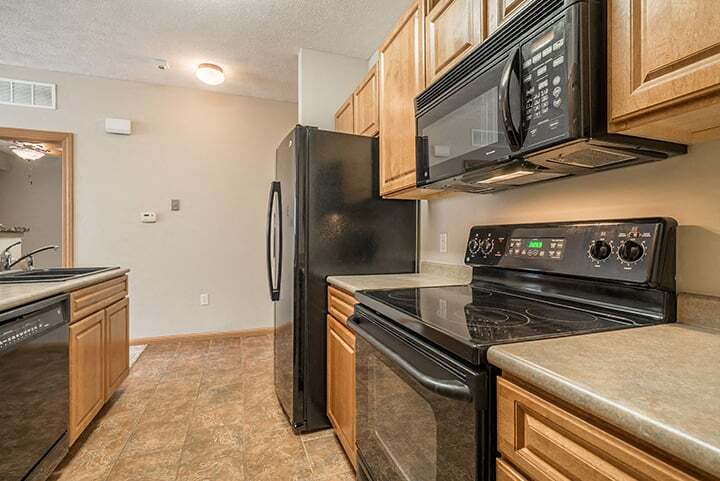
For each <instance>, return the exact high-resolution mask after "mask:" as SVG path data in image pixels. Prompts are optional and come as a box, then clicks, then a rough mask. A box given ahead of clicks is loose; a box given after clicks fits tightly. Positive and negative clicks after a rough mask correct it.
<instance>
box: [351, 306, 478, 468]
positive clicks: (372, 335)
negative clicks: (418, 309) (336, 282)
mask: <svg viewBox="0 0 720 481" xmlns="http://www.w3.org/2000/svg"><path fill="white" fill-rule="evenodd" d="M350 324H351V327H352V329H354V330H355V332H356V333H357V344H356V381H357V388H356V389H357V391H356V401H357V447H358V458H359V463H360V468H361V469H360V473H361V474H360V479H362V478H363V477H365V478H366V479H368V480H371V481H441V480H442V481H476V480H481V479H486V478H485V476H484V475H482V474H481V473H487V472H488V470H487V469H486V468H487V465H488V462H489V448H488V441H489V440H488V429H487V427H488V419H487V412H488V409H487V405H488V402H489V399H488V393H489V391H488V386H487V379H488V377H487V374H486V373H484V372H475V371H473V370H471V369H469V368H467V367H466V366H465V365H463V364H460V363H459V362H457V361H455V360H454V359H452V358H450V357H448V356H447V355H446V354H444V353H441V352H440V351H439V350H437V349H435V348H433V347H431V346H429V345H428V344H426V343H424V342H422V341H421V340H419V339H416V338H411V337H409V335H408V334H405V333H403V332H402V331H400V330H399V329H398V328H396V327H393V326H392V325H390V324H389V323H388V322H387V321H385V320H383V319H382V318H380V317H378V316H377V315H375V314H374V313H372V312H371V311H368V310H366V309H364V308H363V307H362V306H358V307H357V308H356V311H355V316H353V318H352V319H351V320H350Z"/></svg>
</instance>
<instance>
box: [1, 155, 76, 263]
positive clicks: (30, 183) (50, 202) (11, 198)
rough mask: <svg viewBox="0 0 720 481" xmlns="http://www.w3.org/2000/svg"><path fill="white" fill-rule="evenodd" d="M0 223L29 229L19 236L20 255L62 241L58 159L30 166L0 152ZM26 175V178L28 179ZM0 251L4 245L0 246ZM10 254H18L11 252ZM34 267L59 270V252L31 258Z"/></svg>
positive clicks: (60, 175)
mask: <svg viewBox="0 0 720 481" xmlns="http://www.w3.org/2000/svg"><path fill="white" fill-rule="evenodd" d="M0 156H2V157H5V158H4V161H5V165H6V166H7V169H6V170H5V169H2V168H0V224H5V225H6V226H8V227H10V226H23V227H29V228H30V231H29V232H26V233H24V234H22V235H21V236H20V235H18V236H19V237H21V238H22V241H23V243H22V253H25V254H27V253H28V252H30V251H31V250H33V249H37V248H38V247H43V246H46V245H60V244H61V242H62V159H60V158H58V157H47V156H46V157H43V158H42V159H38V160H34V161H32V163H28V161H26V160H23V159H21V158H19V157H17V156H15V155H8V154H4V153H2V152H0ZM0 162H3V159H1V158H0ZM28 176H29V177H28ZM2 244H3V242H2V240H0V249H4V248H5V247H6V246H5V245H2ZM13 252H14V255H17V254H18V252H17V251H15V249H13ZM33 261H34V263H35V267H60V266H61V265H62V251H61V250H60V249H58V250H55V251H45V252H43V253H41V254H38V255H37V256H33Z"/></svg>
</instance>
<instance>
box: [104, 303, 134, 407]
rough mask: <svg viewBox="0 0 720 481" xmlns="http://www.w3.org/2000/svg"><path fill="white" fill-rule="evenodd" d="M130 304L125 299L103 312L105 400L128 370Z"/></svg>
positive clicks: (122, 379) (118, 385)
mask: <svg viewBox="0 0 720 481" xmlns="http://www.w3.org/2000/svg"><path fill="white" fill-rule="evenodd" d="M129 305H130V303H129V301H128V299H127V298H125V299H123V300H122V301H120V302H117V303H115V304H113V305H112V306H110V307H108V308H107V309H106V310H105V314H106V318H105V323H106V329H105V348H106V351H105V374H106V380H105V386H106V393H105V398H106V399H108V398H110V396H111V395H112V393H113V392H115V390H116V389H117V388H118V387H120V384H122V382H123V381H124V380H125V378H126V377H127V374H128V370H129V369H130V359H129V356H128V352H129V351H130V307H129Z"/></svg>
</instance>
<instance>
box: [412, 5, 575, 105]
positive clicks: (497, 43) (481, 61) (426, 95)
mask: <svg viewBox="0 0 720 481" xmlns="http://www.w3.org/2000/svg"><path fill="white" fill-rule="evenodd" d="M565 3H566V0H535V1H532V2H530V3H529V4H528V5H527V6H525V7H523V8H522V9H521V10H520V11H519V12H517V13H516V14H514V15H513V18H512V20H509V21H508V22H506V23H505V24H504V25H502V26H501V27H500V28H498V30H496V31H495V32H493V34H492V35H490V37H489V38H488V39H487V40H486V41H484V42H483V43H481V44H480V45H479V46H478V47H477V48H476V49H475V50H474V51H473V52H471V53H470V54H469V55H468V56H467V57H465V58H464V59H463V60H461V61H460V63H458V64H457V65H456V66H455V67H453V68H452V69H450V70H449V71H448V72H447V73H446V74H445V75H443V76H442V77H441V78H440V79H438V80H437V81H436V82H435V83H433V84H432V85H430V87H428V88H427V89H426V90H425V91H424V92H422V93H421V94H420V95H418V97H417V98H416V99H415V113H416V115H418V114H420V113H422V112H424V111H425V110H426V109H427V108H428V107H429V106H430V105H431V104H433V103H434V102H435V101H436V100H437V99H438V98H440V97H444V96H445V95H447V94H449V93H450V92H452V91H454V90H455V89H456V88H458V87H459V86H460V85H461V84H463V83H465V82H466V81H467V80H469V77H470V76H471V74H473V73H474V72H475V71H476V70H478V69H480V68H481V67H482V66H483V65H486V64H487V63H488V62H489V61H490V60H492V59H493V57H495V56H497V55H499V54H502V53H504V52H505V51H506V50H507V49H508V48H509V47H511V46H513V45H516V44H517V42H518V39H520V38H523V37H525V36H526V35H528V32H531V31H532V30H534V29H535V28H537V27H538V25H540V24H541V19H544V18H549V17H550V16H551V15H553V14H554V13H555V12H556V11H560V10H562V9H563V8H564V7H565Z"/></svg>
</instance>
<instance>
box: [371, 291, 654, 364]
mask: <svg viewBox="0 0 720 481" xmlns="http://www.w3.org/2000/svg"><path fill="white" fill-rule="evenodd" d="M357 295H358V298H359V299H358V300H360V302H361V303H362V304H364V305H366V306H368V307H370V308H371V309H373V310H375V311H377V312H379V313H381V314H383V315H385V316H386V317H388V318H389V319H390V320H392V321H395V322H396V323H398V324H400V325H402V326H404V327H407V328H409V329H411V330H412V331H414V332H416V333H417V334H419V335H420V336H421V337H424V338H426V339H428V340H430V341H432V342H434V343H435V344H438V345H439V346H440V347H444V348H445V349H447V350H449V351H450V352H452V353H454V354H457V355H459V356H461V357H463V358H465V359H466V360H468V361H470V362H474V363H477V362H480V361H482V360H483V359H484V356H485V352H486V351H487V348H488V347H490V346H491V345H493V344H504V343H508V342H520V341H526V340H532V339H541V338H550V337H558V336H566V335H571V334H579V333H589V332H597V331H605V330H614V329H621V328H625V327H632V326H636V325H640V324H639V323H637V322H635V321H633V320H630V319H622V318H611V317H609V316H603V315H600V314H597V313H594V312H589V311H585V310H581V309H580V308H577V307H573V306H569V305H559V304H555V303H550V302H545V301H543V300H538V299H530V298H527V297H522V296H520V295H513V294H507V293H501V292H498V291H495V290H492V289H489V288H482V287H478V286H475V287H472V286H452V287H423V288H415V289H392V290H370V291H361V292H359V293H357Z"/></svg>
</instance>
